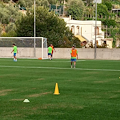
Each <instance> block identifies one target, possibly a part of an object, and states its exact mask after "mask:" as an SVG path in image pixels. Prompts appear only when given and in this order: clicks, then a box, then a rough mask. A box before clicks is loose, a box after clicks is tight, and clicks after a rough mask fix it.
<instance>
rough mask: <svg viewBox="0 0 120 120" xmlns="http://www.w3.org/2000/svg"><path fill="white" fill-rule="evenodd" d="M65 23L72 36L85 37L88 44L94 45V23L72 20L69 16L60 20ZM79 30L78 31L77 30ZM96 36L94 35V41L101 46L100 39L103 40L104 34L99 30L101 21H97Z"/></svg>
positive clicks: (91, 21)
mask: <svg viewBox="0 0 120 120" xmlns="http://www.w3.org/2000/svg"><path fill="white" fill-rule="evenodd" d="M62 19H64V21H65V22H66V23H67V25H66V26H68V27H69V29H70V30H72V33H73V34H74V35H81V36H83V37H85V38H86V39H87V40H88V41H89V42H92V43H93V44H94V43H95V21H93V20H87V21H81V20H72V19H71V16H70V17H69V18H64V17H63V18H62ZM78 28H79V30H78ZM97 28H98V32H99V33H98V34H97V35H96V40H97V41H98V44H99V45H101V44H102V41H101V39H104V32H103V31H102V30H101V21H97Z"/></svg>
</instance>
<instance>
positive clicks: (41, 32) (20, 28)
mask: <svg viewBox="0 0 120 120" xmlns="http://www.w3.org/2000/svg"><path fill="white" fill-rule="evenodd" d="M33 23H34V13H33V11H32V13H31V12H28V13H27V15H26V16H23V17H22V19H21V20H19V21H18V22H17V23H16V25H17V29H16V33H17V36H19V37H33V36H34V24H33ZM67 32H68V28H67V27H66V23H65V22H64V20H63V19H60V18H58V16H56V15H55V13H54V12H49V10H48V9H47V8H45V7H41V6H39V7H37V8H36V36H37V37H41V36H43V37H46V38H47V39H48V44H51V43H52V44H54V46H55V47H60V45H61V43H64V39H63V38H65V36H66V37H67V38H68V40H69V43H70V44H71V46H72V43H73V42H72V38H69V36H67V35H68V33H67ZM69 32H70V31H69ZM72 37H73V35H72ZM67 42H68V41H67Z"/></svg>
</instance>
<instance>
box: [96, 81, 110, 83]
mask: <svg viewBox="0 0 120 120" xmlns="http://www.w3.org/2000/svg"><path fill="white" fill-rule="evenodd" d="M107 82H109V81H94V83H107Z"/></svg>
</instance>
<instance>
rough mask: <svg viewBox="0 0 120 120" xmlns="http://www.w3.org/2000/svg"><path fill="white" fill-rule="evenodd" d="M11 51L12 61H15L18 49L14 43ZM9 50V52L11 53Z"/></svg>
mask: <svg viewBox="0 0 120 120" xmlns="http://www.w3.org/2000/svg"><path fill="white" fill-rule="evenodd" d="M12 52H14V53H13V56H14V61H15V62H17V57H16V54H17V53H18V49H17V46H15V44H13V50H12ZM12 52H11V53H12Z"/></svg>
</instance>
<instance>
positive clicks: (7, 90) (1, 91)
mask: <svg viewBox="0 0 120 120" xmlns="http://www.w3.org/2000/svg"><path fill="white" fill-rule="evenodd" d="M11 91H13V90H12V89H5V90H0V96H5V95H7V94H8V92H11Z"/></svg>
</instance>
